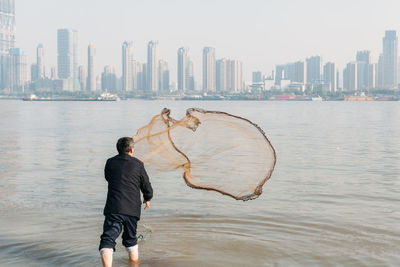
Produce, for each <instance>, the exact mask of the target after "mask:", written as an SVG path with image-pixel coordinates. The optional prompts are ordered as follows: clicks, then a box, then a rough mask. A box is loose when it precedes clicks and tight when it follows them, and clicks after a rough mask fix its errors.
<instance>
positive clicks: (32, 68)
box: [31, 64, 39, 82]
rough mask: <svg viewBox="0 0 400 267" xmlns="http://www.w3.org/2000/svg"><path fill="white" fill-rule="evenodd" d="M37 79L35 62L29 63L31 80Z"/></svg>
mask: <svg viewBox="0 0 400 267" xmlns="http://www.w3.org/2000/svg"><path fill="white" fill-rule="evenodd" d="M38 79H39V76H38V66H37V64H31V81H32V82H35V81H37V80H38Z"/></svg>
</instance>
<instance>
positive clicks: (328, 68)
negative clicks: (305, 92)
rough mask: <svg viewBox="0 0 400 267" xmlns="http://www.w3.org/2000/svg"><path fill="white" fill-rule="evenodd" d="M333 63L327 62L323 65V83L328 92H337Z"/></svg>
mask: <svg viewBox="0 0 400 267" xmlns="http://www.w3.org/2000/svg"><path fill="white" fill-rule="evenodd" d="M336 74H337V72H336V67H335V63H333V62H328V63H326V64H325V65H324V82H325V83H326V84H327V85H328V87H329V91H330V92H336V90H337V83H336V82H337V77H336Z"/></svg>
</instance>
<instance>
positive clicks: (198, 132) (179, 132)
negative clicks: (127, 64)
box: [133, 108, 276, 200]
mask: <svg viewBox="0 0 400 267" xmlns="http://www.w3.org/2000/svg"><path fill="white" fill-rule="evenodd" d="M133 138H134V141H135V152H134V153H135V157H137V158H139V159H140V160H142V161H143V162H144V164H145V167H146V169H147V171H148V172H150V173H151V172H164V171H170V170H176V169H178V170H179V169H180V170H182V171H183V178H184V180H185V182H186V184H187V185H188V186H190V187H192V188H196V189H204V190H213V191H217V192H219V193H221V194H224V195H227V196H230V197H232V198H234V199H237V200H249V199H254V198H257V197H258V196H259V195H261V193H262V187H263V185H264V184H265V182H266V181H267V180H268V179H269V178H270V177H271V174H272V171H273V170H274V167H275V163H276V155H275V150H274V148H273V147H272V145H271V143H270V142H269V141H268V139H267V137H266V136H265V134H264V132H263V131H262V130H261V129H260V128H259V127H258V126H257V125H255V124H254V123H252V122H250V121H249V120H247V119H244V118H241V117H237V116H233V115H231V114H228V113H224V112H218V111H206V110H201V109H195V108H191V109H188V110H187V113H186V116H185V117H184V118H182V119H181V120H178V121H177V120H174V119H172V118H171V117H170V110H168V109H163V110H162V112H161V114H159V115H156V116H154V117H153V119H152V120H151V121H150V123H149V124H148V125H145V126H144V127H142V128H140V129H139V130H138V132H137V133H136V135H135V136H134V137H133Z"/></svg>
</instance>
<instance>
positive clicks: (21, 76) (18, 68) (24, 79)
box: [9, 48, 29, 92]
mask: <svg viewBox="0 0 400 267" xmlns="http://www.w3.org/2000/svg"><path fill="white" fill-rule="evenodd" d="M9 56H10V57H9V60H10V61H9V67H10V87H9V88H10V90H11V92H15V91H24V89H25V86H26V85H27V83H28V81H29V78H28V54H27V53H26V52H25V51H24V50H22V49H20V48H13V49H10V53H9Z"/></svg>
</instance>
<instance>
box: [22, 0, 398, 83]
mask: <svg viewBox="0 0 400 267" xmlns="http://www.w3.org/2000/svg"><path fill="white" fill-rule="evenodd" d="M16 13H17V14H16V19H17V45H18V47H21V48H23V49H25V50H27V51H28V53H29V60H30V62H35V61H36V59H35V53H36V52H35V48H36V46H37V44H38V43H43V45H44V47H45V57H46V70H47V72H49V71H50V67H51V66H55V65H56V64H57V50H56V48H57V29H59V28H72V29H76V30H78V34H79V53H80V55H79V61H80V64H84V65H87V46H88V44H89V42H95V43H96V45H97V73H98V74H100V73H101V72H102V71H103V68H104V66H105V65H108V64H114V65H116V67H117V70H118V72H119V74H120V70H121V66H120V65H121V53H122V52H121V45H122V42H123V41H125V40H132V41H133V42H134V45H135V52H134V55H135V58H136V59H137V60H139V61H141V62H145V60H146V53H147V52H146V45H147V42H148V41H150V40H158V41H159V44H160V58H162V59H165V60H167V61H168V63H169V66H170V70H171V80H172V81H176V80H177V79H176V65H177V50H178V48H179V47H181V46H186V47H189V48H190V50H191V56H192V59H193V61H194V64H195V65H194V67H195V74H196V82H199V81H200V80H201V67H202V66H201V55H202V48H203V47H204V46H213V47H215V49H216V54H217V58H222V57H229V58H235V59H239V60H241V61H243V65H244V71H245V77H246V79H247V80H249V79H251V72H252V71H256V70H261V71H263V72H264V73H270V71H271V70H273V69H274V66H275V65H276V64H283V63H287V62H292V61H296V60H301V59H304V58H306V57H309V56H312V55H321V56H322V57H323V60H324V62H327V61H334V62H336V63H337V64H338V66H339V67H340V68H342V67H343V66H344V64H345V63H347V62H348V61H351V60H354V59H355V54H356V51H358V50H371V52H372V57H373V61H376V60H377V58H378V55H379V53H380V52H381V49H382V37H383V35H384V31H385V30H389V29H393V30H397V31H400V16H399V13H400V1H399V0H379V1H378V0H363V1H362V0H335V1H332V0H330V1H326V0H246V1H245V0H230V1H229V0H196V1H194V0H108V1H105V0H35V1H32V0H16Z"/></svg>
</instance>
